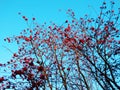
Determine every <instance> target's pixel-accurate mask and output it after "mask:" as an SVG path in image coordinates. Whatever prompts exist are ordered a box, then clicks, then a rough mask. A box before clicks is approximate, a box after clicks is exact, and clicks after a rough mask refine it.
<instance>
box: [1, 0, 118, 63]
mask: <svg viewBox="0 0 120 90" xmlns="http://www.w3.org/2000/svg"><path fill="white" fill-rule="evenodd" d="M102 1H104V0H0V63H1V62H5V61H8V60H9V59H10V58H11V56H12V53H10V52H9V51H8V50H7V49H5V48H4V47H3V45H4V46H6V47H7V48H9V49H10V50H12V51H13V52H15V51H16V50H17V48H16V45H15V44H14V43H13V44H7V43H6V42H4V41H3V39H4V38H5V37H9V36H13V35H19V33H20V31H21V30H23V29H25V28H26V27H27V25H26V23H25V22H24V20H23V19H22V18H21V17H20V16H19V15H18V12H21V13H22V14H23V15H25V16H27V17H28V18H32V17H36V19H37V22H38V23H39V24H42V23H44V22H49V21H54V22H56V23H59V24H61V23H63V22H64V21H65V20H66V19H67V18H68V16H67V15H66V13H65V12H66V11H67V9H69V8H71V9H73V10H74V11H75V13H76V14H77V17H78V16H83V15H84V14H89V15H91V16H95V15H96V13H95V11H98V10H99V6H100V5H101V3H102ZM106 1H110V0H106ZM115 1H117V4H116V7H118V6H119V5H120V0H115ZM88 6H92V7H93V8H94V9H93V8H89V7H88ZM59 10H61V12H59Z"/></svg>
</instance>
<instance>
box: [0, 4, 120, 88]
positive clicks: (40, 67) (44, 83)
mask: <svg viewBox="0 0 120 90" xmlns="http://www.w3.org/2000/svg"><path fill="white" fill-rule="evenodd" d="M114 5H115V3H114V2H111V8H110V10H108V9H107V5H106V2H103V4H102V6H101V7H100V13H99V16H98V17H96V18H89V16H88V15H85V16H84V17H80V19H77V18H75V13H74V12H73V11H72V10H71V9H69V10H68V11H67V14H69V15H70V16H71V18H72V20H66V21H65V22H64V24H62V26H60V25H56V24H55V23H51V25H50V26H47V25H46V24H43V25H38V24H37V23H36V22H35V18H32V20H33V24H34V27H32V28H30V27H28V28H27V29H25V30H23V31H22V32H21V33H20V35H19V36H14V37H12V38H9V37H7V38H6V39H5V41H8V42H9V43H12V42H14V41H15V42H16V43H17V44H18V47H19V48H18V52H16V53H13V57H12V59H11V60H10V61H8V62H7V63H5V64H0V67H1V68H2V67H3V68H4V67H5V69H4V71H5V72H7V71H10V76H3V77H0V85H1V86H0V88H2V89H6V88H12V89H17V90H95V89H96V88H100V89H103V90H119V89H120V60H119V59H120V56H119V55H120V38H119V35H120V25H119V22H120V20H119V15H120V9H118V11H117V12H115V11H114ZM22 18H23V19H24V20H25V21H26V22H28V21H29V19H28V18H27V17H26V16H22Z"/></svg>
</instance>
